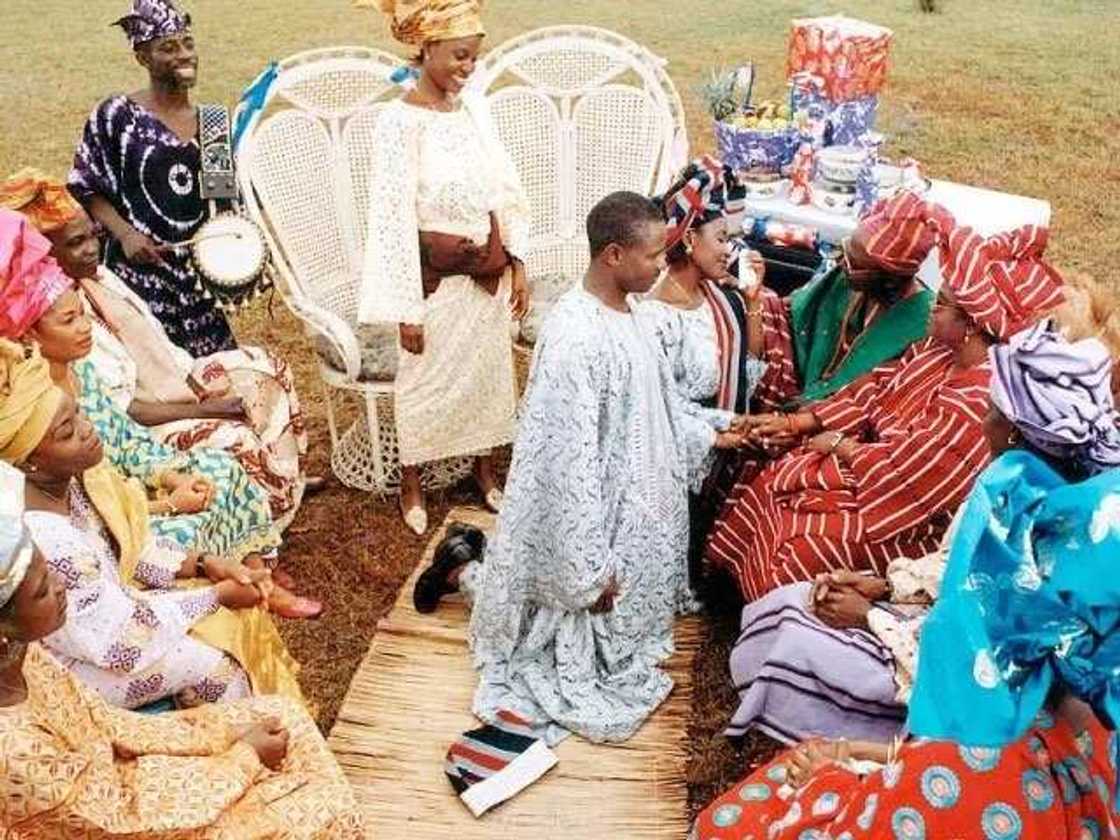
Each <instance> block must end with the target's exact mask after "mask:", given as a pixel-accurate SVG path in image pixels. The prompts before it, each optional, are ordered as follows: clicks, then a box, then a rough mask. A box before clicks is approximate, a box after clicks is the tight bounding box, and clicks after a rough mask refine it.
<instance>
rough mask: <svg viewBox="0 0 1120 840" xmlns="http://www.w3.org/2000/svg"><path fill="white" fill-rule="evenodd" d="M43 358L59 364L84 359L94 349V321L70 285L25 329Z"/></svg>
mask: <svg viewBox="0 0 1120 840" xmlns="http://www.w3.org/2000/svg"><path fill="white" fill-rule="evenodd" d="M27 334H28V335H29V336H30V337H31V338H33V339H34V340H35V341H37V342H38V343H39V349H40V350H41V351H42V353H43V358H44V359H46V360H48V361H51V362H57V363H59V364H69V363H70V362H74V361H77V360H78V359H84V358H85V357H86V356H88V355H89V351H90V350H92V349H93V324H92V323H91V322H90V320H89V316H88V315H86V312H85V309H84V308H83V307H82V299H81V298H80V297H78V293H77V292H75V291H74V290H73V289H69V290H68V291H66V292H63V294H62V295H60V296H59V298H58V300H56V301H55V302H54V305H53V306H52V307H51V308H50V309H48V310H47V311H46V312H45V313H44V314H43V317H42V318H40V319H39V320H38V321H37V322H36V323H35V326H33V327H32V328H31V329H30V330H29V331H28V333H27Z"/></svg>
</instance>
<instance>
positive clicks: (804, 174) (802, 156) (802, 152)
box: [789, 143, 816, 204]
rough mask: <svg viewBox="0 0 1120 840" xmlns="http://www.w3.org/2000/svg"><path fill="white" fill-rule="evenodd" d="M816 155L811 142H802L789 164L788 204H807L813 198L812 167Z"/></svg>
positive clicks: (814, 163)
mask: <svg viewBox="0 0 1120 840" xmlns="http://www.w3.org/2000/svg"><path fill="white" fill-rule="evenodd" d="M815 165H816V155H815V153H814V152H813V146H812V144H811V143H802V144H801V147H800V148H798V150H797V151H796V152H795V153H794V155H793V163H791V164H790V165H789V201H790V204H808V203H809V202H810V201H812V200H813V185H812V182H813V168H814V166H815Z"/></svg>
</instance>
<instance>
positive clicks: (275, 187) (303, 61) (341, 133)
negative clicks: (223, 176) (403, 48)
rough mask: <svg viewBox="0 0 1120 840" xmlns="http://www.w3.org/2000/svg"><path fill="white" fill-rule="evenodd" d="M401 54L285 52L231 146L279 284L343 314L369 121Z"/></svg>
mask: <svg viewBox="0 0 1120 840" xmlns="http://www.w3.org/2000/svg"><path fill="white" fill-rule="evenodd" d="M401 63H402V62H401V59H400V58H398V57H397V56H394V55H392V54H390V53H386V52H382V51H380V50H375V49H369V48H366V47H331V48H326V49H319V50H312V51H308V52H304V53H300V54H298V55H295V56H292V57H291V58H288V59H285V60H284V61H282V62H280V64H279V65H278V66H277V73H276V78H275V80H274V81H273V83H272V86H271V87H270V88H269V92H268V95H267V98H266V101H265V104H264V107H263V108H262V109H261V111H260V112H259V113H258V114H257V115H255V116H254V117H253V119H252V121H251V122H250V124H249V127H248V128H247V129H246V131H245V133H244V135H243V137H242V140H241V142H240V144H239V146H238V151H237V163H238V177H239V179H240V181H241V187H242V192H243V194H244V197H245V202H246V205H247V209H248V211H249V213H250V215H251V216H253V218H254V219H255V220H256V221H257V222H258V223H259V224H260V225H261V227H262V228H263V229H264V231H265V235H266V237H267V238H268V239H269V245H270V246H271V248H272V253H273V260H274V263H275V264H276V267H277V269H278V272H279V274H280V278H279V279H280V288H281V291H282V293H283V294H285V296H287V297H288V298H289V300H290V302H292V303H295V304H298V303H300V302H310V303H313V304H315V305H316V306H318V307H321V308H323V309H326V310H327V311H328V312H330V313H332V314H334V315H337V316H338V317H340V318H342V319H344V320H346V321H351V322H352V321H354V320H355V319H356V316H357V306H358V290H359V279H360V274H361V271H360V269H361V260H362V252H363V250H364V247H365V231H366V223H367V219H366V213H367V210H368V202H369V179H370V171H369V161H370V158H371V155H370V148H371V145H372V138H373V128H374V125H375V122H376V119H377V114H378V112H379V111H380V108H381V107H382V106H383V105H384V103H385V102H387V101H389V100H391V99H393V98H395V97H396V96H398V95H399V94H400V92H401V91H400V88H399V87H398V85H397V84H396V83H394V82H393V81H392V79H391V78H390V77H391V75H392V74H393V73H394V71H396V70H397V69H398V68H399V67H400V65H401ZM296 310H297V312H298V311H299V309H298V306H297V307H296Z"/></svg>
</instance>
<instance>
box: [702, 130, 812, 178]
mask: <svg viewBox="0 0 1120 840" xmlns="http://www.w3.org/2000/svg"><path fill="white" fill-rule="evenodd" d="M715 135H716V144H717V145H718V147H719V155H720V158H721V159H722V160H723V162H724V163H726V164H727V165H728V166H730V167H731V168H732V169H734V170H736V171H743V170H747V169H754V170H762V171H766V172H779V171H781V169H782V167H783V166H788V165H789V163H790V161H792V160H793V154H794V152H796V151H797V146H798V143H799V142H800V134H799V133H798V130H797V128H796V127H795V126H790V127H789V128H786V129H779V130H777V131H774V130H770V131H759V130H757V129H750V128H736V127H735V126H733V125H729V124H727V123H725V122H721V121H718V120H717V121H716V124H715Z"/></svg>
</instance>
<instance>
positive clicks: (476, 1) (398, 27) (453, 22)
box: [354, 0, 486, 47]
mask: <svg viewBox="0 0 1120 840" xmlns="http://www.w3.org/2000/svg"><path fill="white" fill-rule="evenodd" d="M354 5H355V6H357V7H359V8H363V9H378V10H379V11H381V12H382V13H383V14H384V15H385V16H386V17H387V18H388V19H389V28H390V31H392V33H393V38H395V39H396V40H397V41H399V42H400V43H402V44H407V45H408V46H410V47H422V46H424V44H427V43H430V42H432V41H450V40H452V39H454V38H469V37H471V36H473V35H485V34H486V29H485V27H483V25H482V0H355V2H354Z"/></svg>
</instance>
